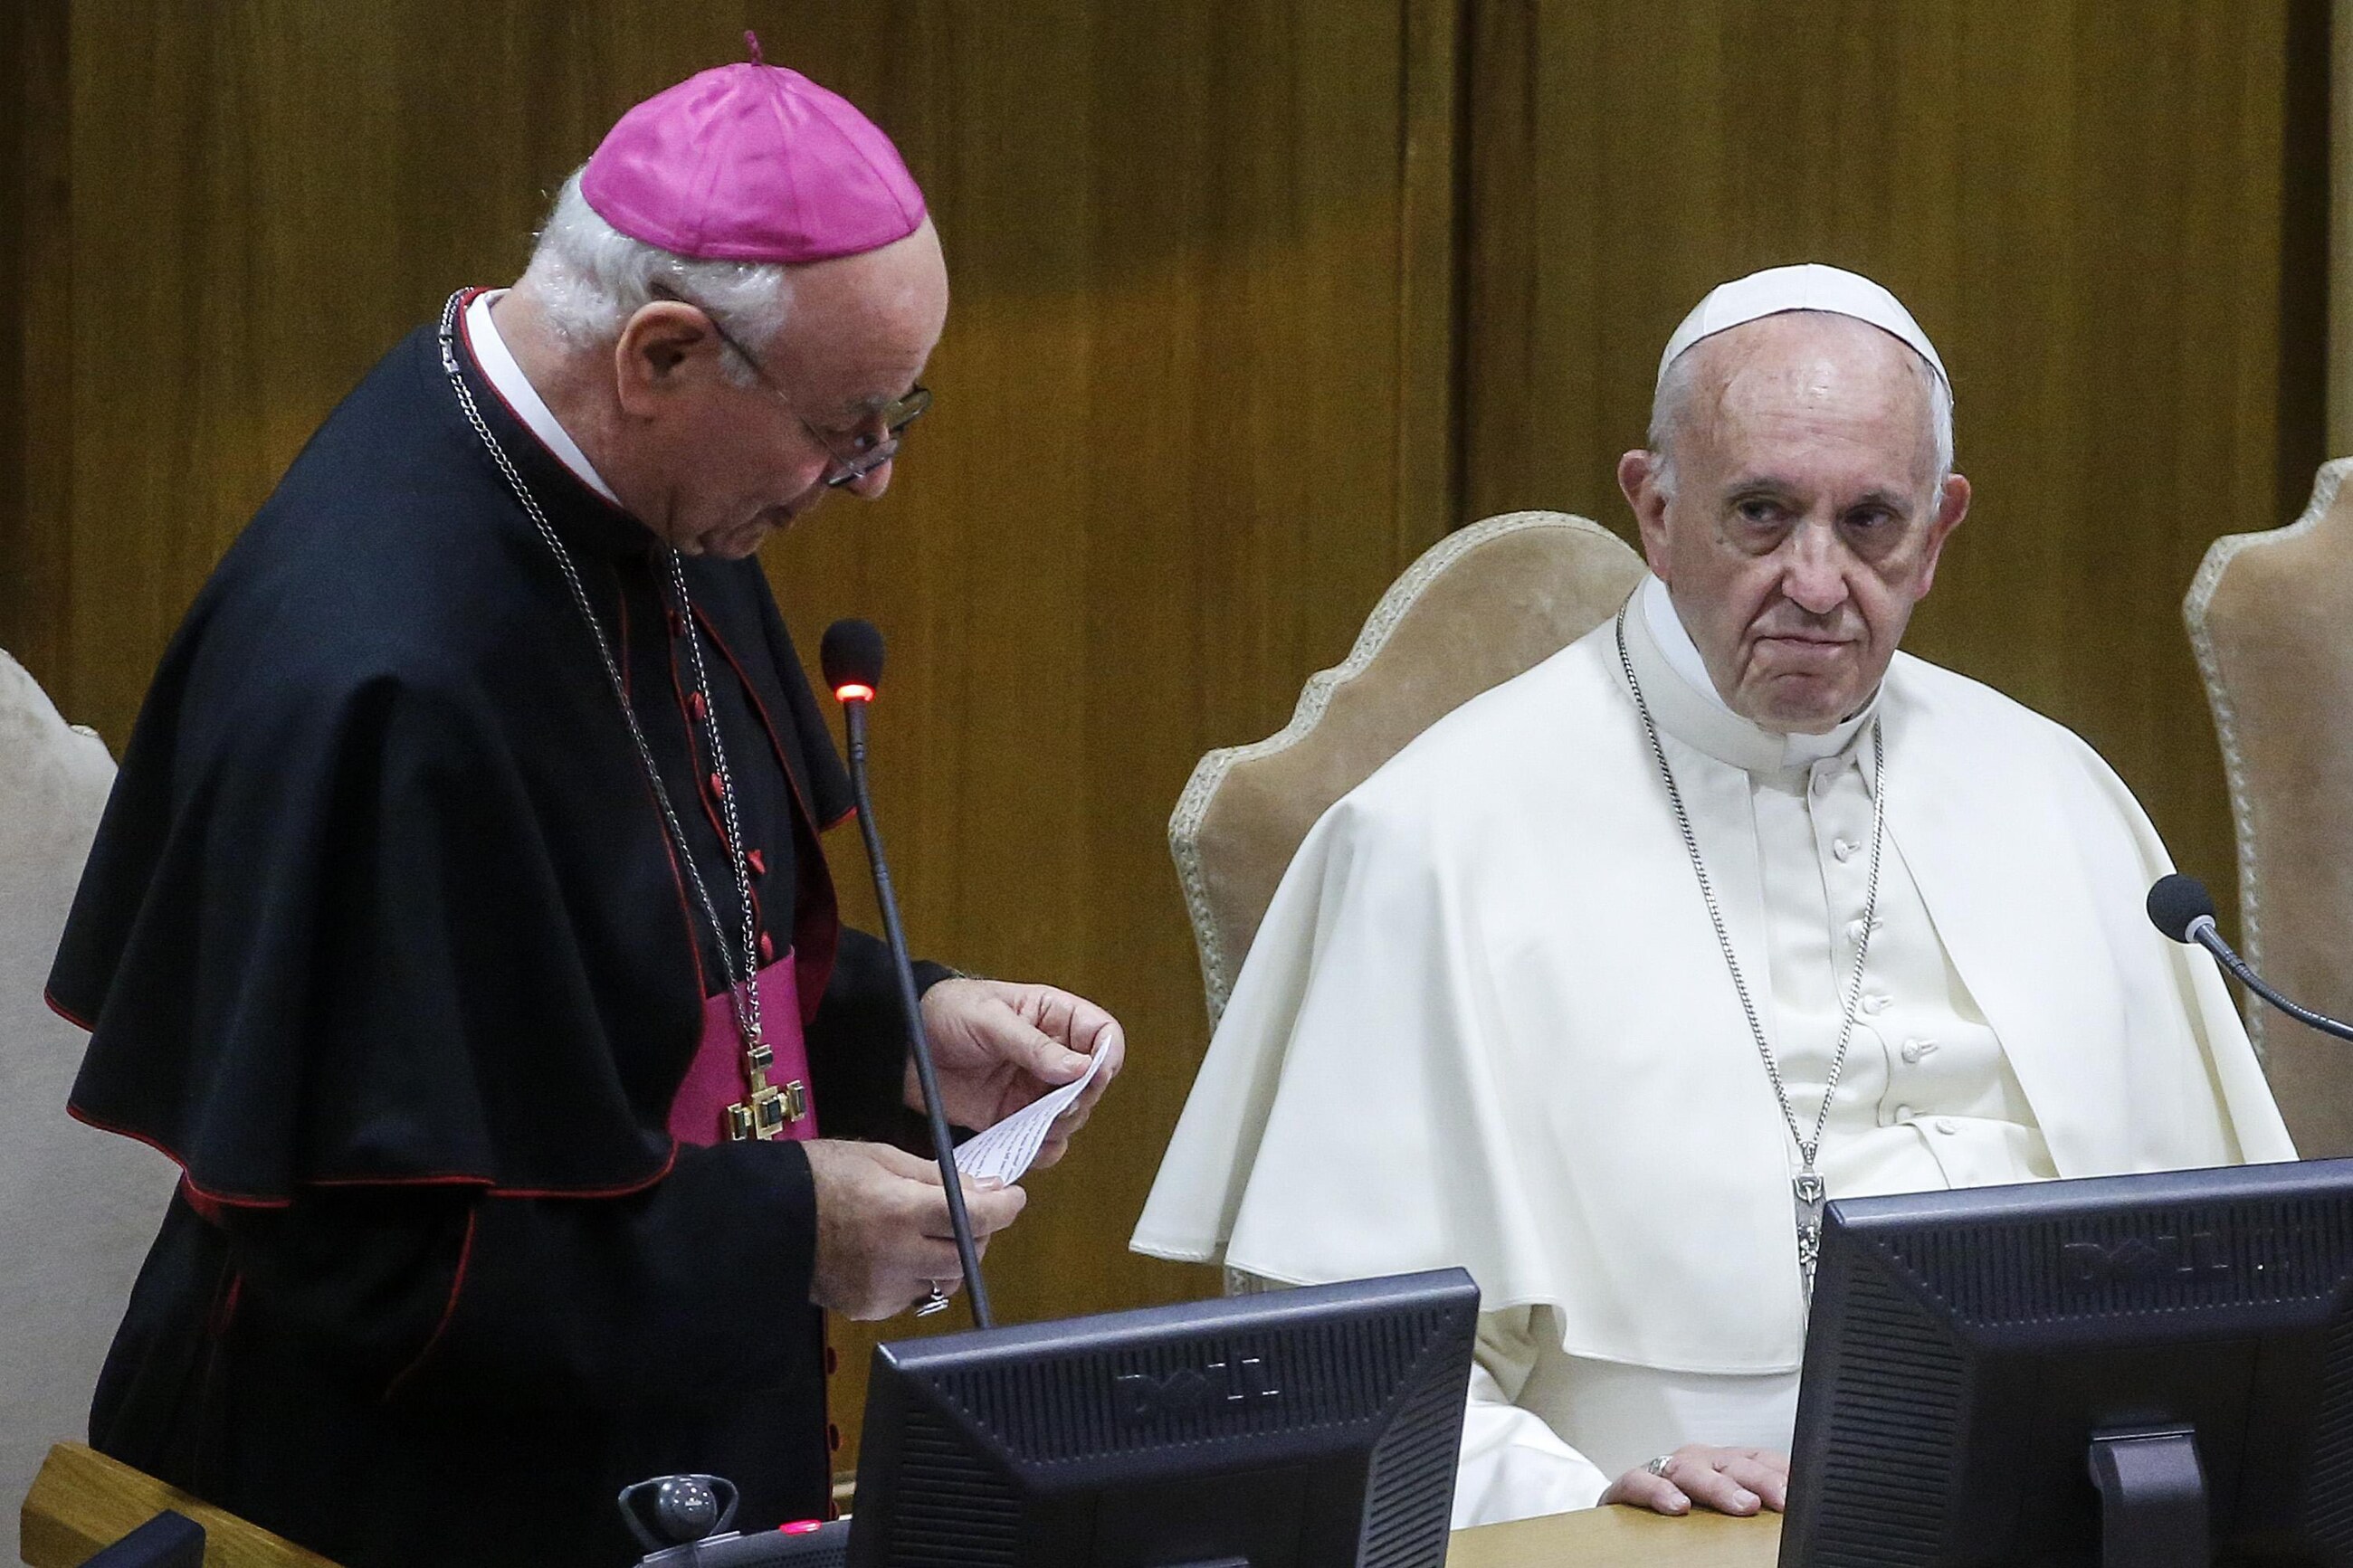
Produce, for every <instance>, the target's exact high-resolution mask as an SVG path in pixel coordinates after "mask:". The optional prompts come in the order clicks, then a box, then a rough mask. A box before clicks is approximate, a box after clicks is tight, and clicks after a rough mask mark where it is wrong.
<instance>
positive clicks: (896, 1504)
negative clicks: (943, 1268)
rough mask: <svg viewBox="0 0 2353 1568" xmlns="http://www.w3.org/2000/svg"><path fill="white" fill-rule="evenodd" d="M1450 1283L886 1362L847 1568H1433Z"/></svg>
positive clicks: (1268, 1304) (1137, 1314) (936, 1345)
mask: <svg viewBox="0 0 2353 1568" xmlns="http://www.w3.org/2000/svg"><path fill="white" fill-rule="evenodd" d="M1478 1312H1479V1291H1478V1287H1477V1286H1475V1285H1473V1284H1472V1280H1471V1277H1470V1276H1469V1275H1468V1274H1466V1273H1464V1272H1463V1271H1462V1270H1461V1269H1459V1268H1451V1269H1447V1270H1444V1271H1442V1272H1438V1273H1430V1274H1409V1275H1399V1276H1396V1277H1393V1278H1390V1279H1365V1280H1357V1281H1353V1282H1350V1283H1348V1284H1344V1285H1328V1286H1313V1287H1305V1288H1302V1289H1290V1290H1274V1291H1269V1292H1266V1293H1264V1294H1259V1295H1250V1296H1240V1297H1235V1298H1232V1299H1229V1300H1217V1301H1199V1302H1192V1303H1188V1304H1186V1305H1182V1306H1173V1307H1154V1308H1147V1309H1145V1310H1141V1311H1131V1312H1112V1313H1106V1314H1104V1315H1102V1316H1099V1317H1091V1318H1071V1319H1067V1320H1064V1321H1060V1322H1050V1323H1037V1324H1030V1325H1026V1326H1023V1327H1018V1328H999V1329H989V1330H979V1331H970V1332H965V1333H957V1334H945V1335H942V1336H940V1337H938V1338H935V1339H923V1340H909V1341H902V1342H896V1343H892V1344H885V1345H882V1346H880V1347H879V1348H877V1350H876V1351H875V1352H874V1371H873V1381H872V1383H871V1384H870V1386H869V1388H868V1391H867V1396H866V1426H865V1433H864V1436H863V1438H862V1439H861V1445H862V1446H861V1447H860V1454H859V1465H858V1497H857V1503H856V1507H855V1509H854V1510H853V1512H852V1518H851V1521H850V1532H849V1562H850V1564H851V1568H886V1565H887V1568H914V1565H917V1564H920V1565H922V1568H977V1565H979V1564H993V1565H1002V1568H1012V1565H1016V1564H1018V1568H1244V1565H1247V1568H1439V1565H1440V1564H1441V1563H1444V1562H1445V1560H1446V1535H1447V1524H1448V1521H1449V1517H1450V1515H1451V1510H1452V1508H1453V1500H1454V1463H1455V1458H1456V1454H1457V1452H1458V1450H1459V1449H1460V1448H1461V1441H1462V1413H1463V1405H1464V1401H1465V1397H1466V1394H1467V1393H1468V1390H1469V1386H1470V1378H1471V1348H1472V1341H1473V1339H1474V1338H1475V1336H1476V1333H1477V1326H1478Z"/></svg>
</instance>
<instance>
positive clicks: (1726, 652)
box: [1618, 311, 1969, 734]
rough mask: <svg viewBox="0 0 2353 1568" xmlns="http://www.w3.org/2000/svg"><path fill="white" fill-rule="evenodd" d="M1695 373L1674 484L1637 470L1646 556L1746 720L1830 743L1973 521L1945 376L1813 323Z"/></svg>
mask: <svg viewBox="0 0 2353 1568" xmlns="http://www.w3.org/2000/svg"><path fill="white" fill-rule="evenodd" d="M1703 356H1704V357H1703ZM1686 358H1687V359H1688V360H1691V361H1692V362H1693V363H1690V364H1689V366H1688V370H1689V372H1690V374H1691V375H1692V378H1693V379H1692V382H1691V384H1690V395H1689V396H1688V397H1687V398H1686V399H1685V400H1684V402H1683V407H1682V415H1681V417H1680V418H1678V419H1677V420H1676V421H1675V422H1674V423H1675V427H1674V428H1673V429H1672V432H1671V434H1670V436H1669V440H1668V445H1669V447H1670V449H1671V453H1672V468H1671V469H1670V470H1668V471H1665V472H1662V468H1665V467H1666V466H1665V465H1663V464H1662V462H1661V460H1660V458H1661V454H1657V453H1651V452H1646V451H1637V452H1629V453H1627V454H1626V455H1625V457H1624V458H1621V459H1620V463H1619V470H1618V472H1619V483H1620V487H1621V488H1622V489H1624V490H1625V492H1626V499H1627V500H1628V502H1629V503H1630V505H1631V506H1632V507H1633V509H1634V515H1635V518H1636V520H1637V521H1638V522H1639V523H1640V524H1641V533H1642V549H1643V553H1644V554H1645V556H1647V557H1648V559H1649V562H1650V565H1651V571H1653V572H1654V573H1656V574H1658V575H1659V577H1660V579H1661V580H1662V581H1663V582H1664V583H1665V584H1666V585H1667V588H1668V591H1669V593H1670V595H1672V598H1673V600H1674V605H1675V611H1676V613H1677V615H1678V616H1680V617H1681V618H1682V620H1683V626H1685V628H1686V629H1688V630H1689V631H1690V633H1691V636H1692V640H1693V641H1694V643H1696V644H1697V645H1698V647H1699V652H1700V657H1701V658H1702V659H1703V660H1704V662H1705V663H1706V665H1707V671H1708V674H1709V676H1710V677H1711V678H1712V679H1714V680H1715V688H1716V690H1717V691H1718V692H1719V693H1720V694H1721V695H1722V696H1723V698H1724V700H1725V702H1726V703H1727V704H1729V705H1730V707H1731V708H1732V710H1733V711H1735V712H1736V713H1738V714H1740V715H1741V716H1742V717H1744V718H1746V719H1748V720H1749V721H1752V722H1754V723H1757V724H1758V725H1761V726H1762V727H1764V728H1766V729H1768V730H1772V731H1778V732H1781V733H1793V732H1797V733H1811V734H1819V733H1821V732H1822V731H1827V730H1830V729H1831V728H1833V727H1835V726H1836V725H1837V724H1838V723H1839V721H1841V720H1842V719H1844V718H1846V717H1847V716H1849V715H1850V714H1852V713H1853V712H1854V711H1855V710H1857V709H1859V708H1861V707H1862V705H1863V704H1864V703H1865V702H1866V701H1868V700H1870V697H1871V694H1872V692H1873V690H1875V689H1877V687H1878V685H1879V682H1880V680H1881V679H1882V678H1883V677H1884V676H1885V674H1886V673H1887V666H1888V662H1889V661H1890V660H1891V659H1893V658H1894V657H1895V647H1896V644H1897V643H1898V642H1899V641H1901V640H1902V638H1903V636H1904V628H1905V626H1906V625H1907V624H1908V623H1909V622H1910V620H1911V618H1912V607H1913V606H1914V605H1916V604H1918V603H1919V602H1920V600H1921V598H1922V597H1923V596H1925V595H1926V594H1927V592H1928V588H1929V585H1930V584H1932V583H1933V582H1934V581H1935V578H1936V559H1937V555H1938V552H1940V551H1941V550H1942V549H1943V547H1944V542H1945V538H1946V536H1947V534H1948V533H1950V532H1951V531H1952V530H1953V528H1954V527H1955V526H1956V525H1957V524H1958V523H1959V521H1961V517H1962V515H1963V514H1964V513H1965V512H1966V511H1967V510H1968V494H1969V489H1968V480H1966V479H1962V478H1961V477H1960V476H1959V475H1957V474H1956V475H1952V476H1950V477H1948V478H1947V479H1945V480H1944V482H1943V483H1942V484H1941V485H1940V484H1939V483H1938V482H1937V474H1936V440H1935V435H1934V429H1933V426H1932V425H1931V423H1930V406H1929V388H1930V384H1931V382H1930V376H1931V374H1932V373H1930V372H1929V371H1928V369H1927V367H1926V363H1924V362H1922V361H1921V360H1920V359H1919V358H1918V357H1917V356H1916V355H1915V354H1914V353H1913V352H1912V351H1911V350H1910V349H1909V348H1907V347H1905V345H1904V344H1903V343H1902V342H1899V341H1898V340H1896V339H1895V338H1894V337H1892V336H1890V335H1889V334H1887V333H1885V332H1883V331H1879V329H1877V328H1876V327H1873V326H1870V325H1868V324H1867V323H1865V322H1862V321H1854V320H1852V318H1849V317H1844V316H1836V315H1829V314H1825V313H1821V312H1811V311H1809V312H1791V313H1788V314H1784V315H1778V316H1768V317H1766V318H1764V319H1763V320H1761V321H1751V322H1747V323H1746V324H1744V325H1742V326H1738V327H1735V328H1732V329H1731V330H1729V331H1724V332H1720V333H1718V334H1716V335H1715V337H1712V338H1708V339H1705V340H1704V341H1702V342H1700V343H1699V344H1697V345H1696V346H1695V347H1694V348H1693V349H1692V350H1690V351H1689V353H1688V354H1687V355H1686ZM1679 368H1683V367H1679Z"/></svg>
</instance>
